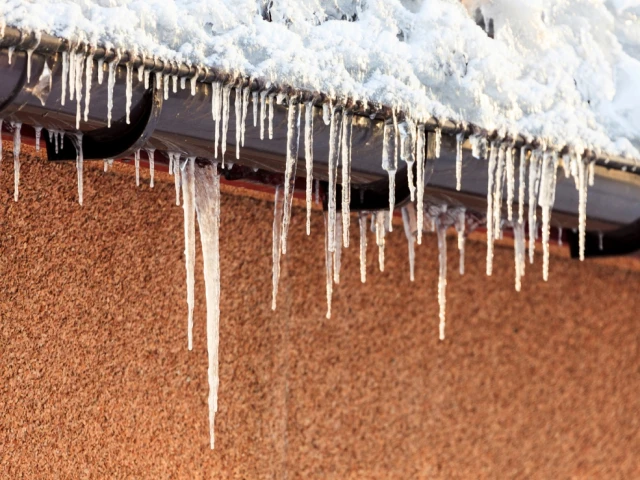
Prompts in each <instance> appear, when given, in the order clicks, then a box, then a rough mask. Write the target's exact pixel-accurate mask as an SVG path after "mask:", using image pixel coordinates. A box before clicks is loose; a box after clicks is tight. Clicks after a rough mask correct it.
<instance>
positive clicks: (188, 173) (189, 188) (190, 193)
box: [182, 157, 196, 350]
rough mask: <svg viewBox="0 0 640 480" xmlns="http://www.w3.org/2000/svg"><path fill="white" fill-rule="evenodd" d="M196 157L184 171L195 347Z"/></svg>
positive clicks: (190, 340)
mask: <svg viewBox="0 0 640 480" xmlns="http://www.w3.org/2000/svg"><path fill="white" fill-rule="evenodd" d="M195 161H196V159H195V157H189V158H187V161H186V163H185V166H184V171H183V173H182V208H183V210H184V258H185V266H186V270H187V307H188V316H187V338H188V348H189V350H192V349H193V310H194V308H195V283H196V280H195V279H196V276H195V268H196V188H195Z"/></svg>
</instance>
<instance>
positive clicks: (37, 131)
mask: <svg viewBox="0 0 640 480" xmlns="http://www.w3.org/2000/svg"><path fill="white" fill-rule="evenodd" d="M34 129H35V131H36V152H39V151H40V136H41V135H42V127H39V126H36V127H34ZM0 131H2V124H1V123H0ZM0 156H2V150H0Z"/></svg>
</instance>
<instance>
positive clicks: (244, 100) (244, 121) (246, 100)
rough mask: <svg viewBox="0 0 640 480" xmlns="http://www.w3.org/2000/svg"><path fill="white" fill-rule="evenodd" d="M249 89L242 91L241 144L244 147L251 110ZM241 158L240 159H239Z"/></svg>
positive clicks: (245, 88)
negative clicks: (248, 111) (248, 114)
mask: <svg viewBox="0 0 640 480" xmlns="http://www.w3.org/2000/svg"><path fill="white" fill-rule="evenodd" d="M249 93H251V90H250V88H249V87H244V88H243V89H242V121H241V122H240V144H241V145H242V146H243V147H244V133H245V129H246V124H247V110H248V109H249ZM238 158H239V157H238Z"/></svg>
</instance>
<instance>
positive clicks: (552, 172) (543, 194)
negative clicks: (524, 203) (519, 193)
mask: <svg viewBox="0 0 640 480" xmlns="http://www.w3.org/2000/svg"><path fill="white" fill-rule="evenodd" d="M557 165H558V154H557V153H555V152H545V154H544V157H543V163H542V173H541V179H540V196H539V199H538V204H539V205H540V207H542V249H543V259H542V279H543V280H544V281H545V282H546V281H547V280H548V279H549V236H550V225H549V224H550V221H551V209H552V208H553V203H554V201H555V190H556V168H557Z"/></svg>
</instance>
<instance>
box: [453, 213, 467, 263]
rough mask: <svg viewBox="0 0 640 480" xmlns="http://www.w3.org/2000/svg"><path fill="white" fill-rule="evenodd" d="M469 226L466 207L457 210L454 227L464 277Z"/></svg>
mask: <svg viewBox="0 0 640 480" xmlns="http://www.w3.org/2000/svg"><path fill="white" fill-rule="evenodd" d="M466 226H467V210H466V209H465V208H464V207H459V208H457V209H456V212H455V216H454V227H455V229H456V232H457V234H458V252H459V254H460V266H459V271H460V275H464V250H465V236H466Z"/></svg>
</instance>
